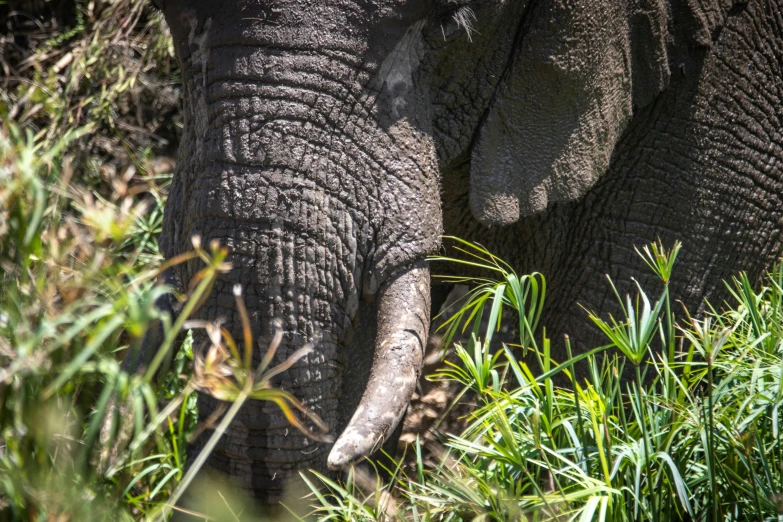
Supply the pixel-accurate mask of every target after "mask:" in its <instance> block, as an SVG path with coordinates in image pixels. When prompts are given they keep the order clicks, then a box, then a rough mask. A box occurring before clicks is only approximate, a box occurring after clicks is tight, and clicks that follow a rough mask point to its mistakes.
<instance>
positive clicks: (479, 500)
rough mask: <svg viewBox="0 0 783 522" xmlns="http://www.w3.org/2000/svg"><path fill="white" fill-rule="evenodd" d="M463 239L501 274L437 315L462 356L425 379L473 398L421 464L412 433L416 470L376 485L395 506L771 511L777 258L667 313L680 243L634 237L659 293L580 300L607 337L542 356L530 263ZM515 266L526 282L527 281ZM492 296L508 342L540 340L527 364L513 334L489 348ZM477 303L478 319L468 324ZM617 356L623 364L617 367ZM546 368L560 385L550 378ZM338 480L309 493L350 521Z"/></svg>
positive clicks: (400, 511) (586, 512)
mask: <svg viewBox="0 0 783 522" xmlns="http://www.w3.org/2000/svg"><path fill="white" fill-rule="evenodd" d="M460 243H461V245H462V246H461V250H462V254H463V255H464V254H469V255H470V258H471V260H470V261H468V262H469V263H471V265H473V266H479V267H481V268H484V269H486V270H487V271H493V272H495V273H497V274H499V275H500V277H499V279H498V280H492V279H480V280H479V281H478V283H477V286H476V287H475V290H474V291H473V292H472V293H471V294H469V296H468V298H467V299H466V300H465V302H464V303H463V306H462V309H461V310H460V311H459V312H457V313H456V314H455V315H454V316H453V317H452V320H451V321H447V322H446V324H447V328H451V329H454V328H455V325H457V324H460V325H462V326H460V328H464V331H471V332H472V336H471V338H470V342H469V343H468V346H467V347H462V346H461V345H459V344H457V345H456V346H455V350H456V354H457V356H458V359H459V363H446V366H445V367H444V368H443V369H442V370H440V371H438V372H437V373H436V375H435V376H434V378H438V379H450V380H454V381H457V382H459V383H461V384H462V385H463V386H464V387H465V388H470V389H472V390H473V391H474V392H475V394H476V395H477V397H478V401H479V407H478V408H477V409H476V411H475V412H474V413H473V414H471V417H470V421H471V422H470V424H469V425H468V427H467V428H466V429H465V431H464V432H463V433H461V434H459V435H452V436H450V438H449V441H448V442H447V444H446V447H445V449H444V450H443V455H442V457H441V459H440V462H441V463H440V464H439V465H438V466H436V467H434V468H428V467H426V466H424V464H423V462H422V459H421V457H420V455H421V452H422V448H421V447H420V446H419V445H418V444H417V445H416V446H415V447H414V451H416V452H417V454H418V455H419V458H418V459H417V462H416V470H415V473H414V475H413V476H406V475H404V474H398V475H396V479H395V480H394V481H393V482H391V483H387V484H381V483H379V484H378V485H377V487H376V490H377V491H385V492H387V494H391V495H393V496H394V497H395V499H396V503H395V504H394V513H393V517H396V519H398V520H449V521H451V520H455V521H456V520H578V521H588V520H602V521H605V520H611V521H631V520H650V521H656V522H657V521H664V520H705V521H706V520H778V519H779V517H780V516H783V495H782V494H781V492H783V477H782V472H781V470H783V448H781V444H780V428H781V425H780V407H781V404H783V384H782V383H783V380H782V378H783V375H782V374H781V372H782V371H783V335H781V327H782V326H783V284H781V283H782V282H783V269H781V267H780V266H777V267H775V268H774V269H773V270H772V271H771V272H770V273H769V274H768V276H767V278H766V280H765V285H764V286H763V287H762V288H761V289H760V290H756V289H754V286H753V285H752V283H751V281H750V279H749V278H748V276H747V275H746V274H740V275H739V276H738V277H736V278H734V279H733V280H732V281H731V282H730V283H728V286H729V289H730V291H731V294H732V296H733V302H731V303H727V305H726V310H725V311H723V312H717V311H715V310H714V309H713V308H712V307H708V308H709V309H710V310H711V311H710V312H709V313H708V314H707V315H706V317H704V318H703V319H698V320H697V319H694V318H691V317H689V316H688V315H687V313H685V314H684V317H681V318H677V317H675V316H674V315H673V314H672V313H671V309H672V307H671V303H670V297H669V281H670V278H671V274H672V271H673V270H676V257H677V254H678V252H679V249H680V245H679V244H675V245H674V246H673V248H672V249H670V250H669V249H666V248H664V247H663V245H661V244H660V242H659V243H655V244H652V245H649V246H646V247H642V248H641V249H639V250H637V252H638V253H639V255H640V257H641V261H640V262H641V263H644V264H646V265H647V266H648V267H649V268H650V269H651V270H652V271H653V273H655V274H656V275H657V276H658V277H659V278H660V280H661V281H662V282H663V283H664V285H663V291H662V293H661V295H660V296H658V298H657V299H653V298H651V297H650V296H649V295H648V294H647V293H646V291H645V290H644V289H643V288H642V287H641V286H639V285H638V284H637V285H636V296H635V297H631V296H625V297H623V296H620V295H619V294H617V298H618V301H619V305H620V307H621V309H622V311H623V314H622V316H621V318H620V319H615V318H612V317H611V316H609V318H608V319H603V318H602V317H604V316H605V313H602V312H601V311H592V310H591V311H589V312H585V313H589V316H590V318H591V319H592V320H593V322H594V323H595V324H596V326H597V327H598V328H599V329H600V330H601V331H602V332H603V333H604V334H605V336H606V339H607V341H608V342H609V344H607V345H605V346H600V347H597V348H595V349H593V350H592V351H590V352H588V353H586V354H580V355H578V356H574V357H572V358H570V359H569V360H568V361H554V360H553V359H552V358H551V355H550V341H549V340H548V339H547V338H546V337H545V335H543V333H541V332H537V331H536V329H535V325H536V320H537V317H538V316H539V314H540V310H541V307H542V306H544V303H543V299H544V294H545V293H544V291H543V288H545V283H544V282H543V277H542V276H541V275H539V274H535V275H534V276H530V277H529V278H527V279H526V278H524V277H517V276H516V275H514V274H513V271H512V270H511V269H510V268H509V266H508V265H507V264H505V263H504V262H502V261H500V260H499V259H497V258H496V257H495V256H493V255H491V254H490V253H489V252H487V251H486V250H485V249H483V248H481V247H479V246H478V245H470V244H467V243H464V242H460ZM439 260H444V258H439ZM461 262H463V263H465V261H461ZM532 280H535V281H536V282H537V284H538V288H539V289H541V290H540V291H538V292H536V291H534V289H533V287H532ZM460 281H461V282H464V280H460ZM524 281H528V283H527V284H530V285H531V288H530V289H529V290H528V291H527V292H525V291H521V290H522V288H521V286H522V285H523V284H525V283H523V282H524ZM516 282H519V283H516ZM515 284H518V285H519V286H518V287H517V288H513V286H514V285H515ZM609 284H610V285H611V286H612V288H614V283H613V282H612V281H611V280H610V281H609ZM509 293H512V294H513V295H522V296H526V297H525V298H523V299H511V298H509V297H508V295H509ZM615 293H617V292H616V290H615ZM498 302H500V303H502V306H504V307H507V308H508V311H507V313H509V312H512V313H516V314H518V317H519V318H520V319H519V320H520V325H521V326H520V330H519V331H520V332H527V336H526V337H525V338H524V341H523V342H521V343H520V344H521V345H523V346H526V347H528V349H529V350H535V352H536V353H537V357H534V358H533V366H530V364H529V363H528V362H526V361H528V360H530V358H529V357H528V358H522V357H521V356H520V353H524V352H520V351H519V350H518V349H517V348H515V347H512V346H503V347H502V349H501V350H498V351H495V352H494V353H493V352H492V350H490V349H489V344H488V343H487V342H486V339H487V338H490V337H491V332H492V331H494V330H495V329H497V328H498V326H499V318H500V317H501V314H502V311H501V310H500V309H499V308H500V307H499V306H498V305H496V303H498ZM485 305H486V308H487V309H488V310H490V314H491V316H490V317H491V320H490V321H489V325H488V326H487V330H486V331H485V332H481V331H480V329H479V327H478V324H479V323H480V320H481V314H482V313H483V308H484V307H485ZM480 308H481V309H480ZM520 311H521V312H522V313H519V312H520ZM531 311H532V313H531ZM465 319H467V324H464V323H463V321H464V320H465ZM482 334H483V336H484V337H483V339H482V337H480V336H481V335H482ZM565 342H566V347H567V348H568V349H569V350H570V344H569V340H568V338H566V341H565ZM575 364H583V365H585V366H586V368H587V375H588V377H587V378H586V379H583V380H579V379H577V378H576V374H575V373H573V366H574V365H575ZM628 365H630V369H631V370H632V372H633V373H632V375H633V377H632V378H631V380H630V381H624V380H623V377H622V376H623V375H627V373H626V372H625V367H626V366H628ZM558 373H560V374H562V375H563V376H564V377H565V382H569V383H570V385H569V386H567V387H558V386H555V385H554V383H553V381H552V378H553V377H554V376H555V375H556V374H558ZM350 479H351V477H348V482H347V483H345V484H338V483H334V482H331V481H329V482H326V481H325V482H324V486H325V487H326V489H327V491H328V493H327V494H323V493H321V494H320V495H321V496H319V497H317V499H316V500H317V502H316V503H315V505H316V506H317V509H318V510H324V509H326V507H325V506H327V505H329V506H330V507H329V517H330V520H350V519H351V516H354V515H348V513H356V512H358V511H357V510H359V509H360V507H362V506H365V505H366V504H367V502H368V501H369V499H370V498H371V495H369V494H365V495H364V496H361V495H356V494H349V492H351V491H354V489H355V487H356V486H355V484H352V483H351V481H350ZM370 489H372V488H370ZM368 516H369V515H368ZM375 516H376V518H374V520H380V519H381V518H380V516H379V515H378V514H377V513H376V514H375ZM384 516H388V514H386V515H384ZM370 519H372V518H370Z"/></svg>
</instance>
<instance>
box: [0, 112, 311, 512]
mask: <svg viewBox="0 0 783 522" xmlns="http://www.w3.org/2000/svg"><path fill="white" fill-rule="evenodd" d="M83 132H84V131H82V130H80V131H74V132H73V133H69V134H66V135H65V136H64V137H63V138H61V139H60V140H58V141H56V142H55V143H54V145H53V146H52V147H51V148H47V146H46V143H47V142H46V141H45V140H44V139H42V138H40V137H39V138H38V139H36V138H35V137H34V136H33V135H32V132H29V131H28V132H27V133H22V132H21V131H20V130H19V129H17V128H16V127H13V126H4V127H2V128H1V129H0V283H1V284H0V436H2V445H0V510H2V512H3V515H4V518H9V519H12V520H39V519H40V517H43V518H46V519H59V518H58V517H64V518H62V519H73V520H125V519H127V520H131V519H134V518H138V517H140V516H143V517H147V518H151V519H159V520H163V519H166V518H167V517H168V515H169V513H170V510H171V507H172V506H173V505H175V504H176V502H177V500H178V499H179V498H180V497H181V495H182V493H183V492H184V491H185V490H186V488H187V487H188V486H189V485H190V482H191V480H192V479H193V477H194V476H195V474H196V473H197V472H198V470H199V469H200V466H201V465H202V464H203V462H204V461H205V460H206V458H207V457H208V455H209V451H210V450H211V448H212V447H214V444H215V443H216V441H217V440H218V438H219V437H220V436H221V435H222V434H223V432H224V431H225V429H226V427H227V426H228V424H229V423H230V422H231V420H232V419H233V417H234V415H235V414H236V411H237V410H238V408H239V407H240V406H241V405H242V403H243V402H244V401H245V400H248V399H255V400H266V401H271V402H273V403H275V404H277V405H278V406H279V407H280V408H281V409H282V410H283V412H284V413H285V415H286V417H287V418H288V419H289V420H290V421H291V423H292V424H293V425H294V426H295V427H298V428H300V429H303V430H304V429H305V428H304V425H303V420H301V419H306V420H309V421H310V423H311V424H312V425H314V426H316V427H317V428H318V429H319V430H320V432H316V433H312V432H311V431H309V430H307V433H308V434H309V435H311V436H313V437H320V438H323V437H324V436H323V432H325V431H326V427H325V426H324V425H323V423H322V422H321V421H320V419H318V417H317V416H315V415H314V414H313V413H311V412H310V411H309V410H307V409H306V408H304V407H303V406H302V405H301V404H300V403H299V402H298V401H297V400H296V399H295V398H294V397H293V396H292V395H290V394H289V393H287V392H285V391H283V390H279V389H275V388H272V387H271V385H270V379H271V378H272V377H274V376H275V375H277V374H279V373H280V372H282V371H285V370H287V369H288V368H289V367H290V366H291V365H292V364H294V362H296V361H297V360H298V359H299V358H301V357H302V356H304V355H306V354H307V352H308V350H309V349H310V348H309V347H304V348H303V349H302V350H300V351H298V352H297V353H296V354H294V355H292V356H291V358H289V359H288V360H287V361H286V362H284V363H282V364H280V365H278V366H275V367H270V363H271V361H272V357H273V356H274V353H275V350H276V347H277V342H279V338H280V336H281V335H282V334H280V333H278V338H277V339H276V343H273V345H271V346H270V348H269V350H268V351H267V353H266V355H265V357H264V358H263V360H262V363H261V365H260V366H259V367H258V368H251V367H250V366H249V365H250V361H251V357H250V352H249V350H250V349H251V347H252V346H253V339H252V337H251V335H250V326H249V322H248V317H247V313H246V311H245V307H244V303H243V301H242V299H241V288H239V287H237V288H236V289H235V294H236V298H235V299H236V306H237V308H238V309H239V311H240V316H241V317H242V319H243V324H244V329H243V330H244V336H243V337H244V338H243V340H242V342H241V343H237V342H236V341H234V340H233V339H232V338H231V336H230V335H229V334H228V332H226V331H225V330H224V329H222V328H221V327H220V325H218V324H212V323H205V322H203V321H192V320H189V319H190V317H191V316H192V314H193V313H194V312H195V311H196V310H197V309H198V307H199V305H200V303H201V302H203V298H204V297H205V296H206V295H207V294H208V293H209V291H210V289H211V288H212V286H213V284H214V282H215V280H216V278H217V276H218V274H219V273H221V272H225V271H226V270H228V269H229V268H230V267H229V265H228V264H227V263H226V262H225V258H226V256H227V255H228V252H227V251H226V249H225V248H222V247H220V246H219V245H218V244H211V245H209V247H208V248H206V249H204V248H202V247H201V245H200V241H198V239H197V238H196V239H194V249H193V251H192V252H188V253H185V254H182V255H180V256H178V257H176V258H174V259H171V260H168V261H166V262H165V263H164V262H163V260H162V258H161V256H160V254H159V253H158V248H157V242H156V234H157V231H156V229H155V228H152V229H151V227H150V225H149V221H148V219H149V216H150V215H154V214H155V212H157V214H158V215H159V214H160V212H161V211H162V204H163V201H164V197H163V195H162V191H161V188H160V186H159V185H157V184H156V181H157V180H156V179H151V178H150V179H148V178H146V177H145V173H144V172H143V171H142V172H141V173H140V175H141V176H142V177H143V178H144V182H145V183H146V185H145V186H147V187H148V190H149V191H150V193H149V194H148V196H147V197H145V198H140V197H139V195H138V194H136V195H133V196H130V195H127V194H126V195H124V196H120V195H118V194H114V195H112V196H111V197H109V198H103V197H100V196H99V195H97V194H96V193H95V192H92V191H88V190H85V189H83V188H79V186H78V185H76V184H73V183H72V182H71V181H70V180H71V178H72V176H71V173H70V172H69V169H70V168H71V165H72V163H71V161H70V159H69V156H67V155H65V156H64V155H63V154H64V152H65V151H67V150H68V147H69V144H71V143H72V142H73V140H76V139H78V137H79V136H80V135H81V134H82V133H83ZM150 207H153V208H154V210H155V212H151V211H150ZM155 219H157V218H155ZM155 227H157V225H155ZM194 258H200V259H201V261H202V262H203V264H204V268H203V269H202V270H201V271H200V272H198V273H197V274H196V275H195V276H194V278H193V280H192V281H191V283H192V284H191V288H192V291H191V292H190V293H189V294H187V295H182V296H177V297H179V298H180V299H181V300H182V303H183V304H182V310H181V312H180V313H179V314H178V315H177V317H176V318H175V319H172V318H171V317H170V316H169V315H168V314H167V313H165V312H162V311H161V309H160V308H159V307H157V306H156V305H155V303H156V301H157V300H158V299H159V298H160V297H161V296H163V295H164V294H167V293H171V292H173V289H171V288H167V287H166V286H163V285H160V284H157V283H156V278H157V275H158V274H159V273H160V271H161V270H163V269H165V268H166V267H168V266H172V265H173V264H177V263H182V262H186V261H188V260H191V259H194ZM156 324H159V325H160V327H161V328H162V332H163V335H162V342H161V343H160V345H159V346H153V347H152V348H153V349H155V351H154V356H153V357H152V359H151V362H150V363H149V364H148V365H147V367H146V369H145V371H144V372H140V373H136V374H129V373H127V371H126V370H124V369H123V368H122V367H121V365H120V363H119V361H118V359H119V357H120V356H121V355H122V354H123V353H125V352H128V351H130V353H133V352H136V351H138V350H140V349H141V347H142V343H143V339H144V336H145V334H146V333H147V332H149V331H150V330H151V329H152V328H154V327H155V325H156ZM200 328H205V329H206V330H207V333H208V338H209V340H210V342H211V346H210V347H209V349H208V350H207V352H206V354H205V355H203V356H196V357H194V355H193V350H192V342H193V338H192V336H190V335H184V334H185V333H186V332H187V330H188V329H200ZM240 347H242V348H241V349H240ZM173 354H175V355H173ZM172 359H173V361H172ZM191 367H193V368H194V370H193V371H191ZM163 368H169V371H168V372H165V373H163V374H162V375H161V377H160V378H158V377H157V375H158V373H159V370H161V369H163ZM196 390H200V391H204V392H207V393H211V394H212V395H214V396H216V397H219V398H222V399H225V400H230V401H233V405H232V407H231V409H230V410H229V411H228V413H227V414H226V415H225V416H224V417H223V418H222V419H221V421H220V424H219V425H218V426H217V428H216V429H215V431H214V433H213V434H212V435H211V438H210V439H209V442H208V444H207V448H206V449H205V450H204V451H203V452H202V453H201V454H200V455H198V456H197V457H196V459H195V462H194V463H193V465H191V467H190V469H189V470H188V471H187V472H186V471H185V447H186V445H187V443H188V440H189V438H190V436H191V434H192V433H193V432H194V430H196V429H197V428H196V426H195V423H196V410H195V406H196V405H195V393H194V392H195V391H196Z"/></svg>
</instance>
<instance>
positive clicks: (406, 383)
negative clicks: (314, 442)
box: [327, 263, 430, 470]
mask: <svg viewBox="0 0 783 522" xmlns="http://www.w3.org/2000/svg"><path fill="white" fill-rule="evenodd" d="M429 325H430V273H429V268H427V267H426V266H424V265H423V264H422V263H417V264H415V265H413V266H412V267H410V268H407V269H405V270H403V271H401V273H399V274H397V275H396V276H395V277H393V278H392V279H391V280H390V281H389V282H388V283H387V284H386V285H384V287H383V288H381V290H380V296H379V303H378V334H377V342H376V346H375V359H374V362H373V367H372V370H371V373H370V380H369V382H368V383H367V388H366V389H365V392H364V395H363V396H362V400H361V403H360V404H359V407H358V408H357V410H356V413H355V414H354V416H353V418H352V419H351V421H350V422H349V423H348V426H347V427H346V428H345V430H344V431H343V433H342V435H340V438H339V439H338V440H337V442H336V443H335V445H334V447H332V451H331V453H330V454H329V458H328V461H327V462H328V465H329V468H330V469H333V470H339V469H343V468H345V467H346V466H349V465H351V464H353V463H355V462H357V461H358V460H360V459H361V458H363V457H365V456H367V455H369V454H371V453H373V452H374V451H375V450H377V449H378V448H379V447H380V446H381V444H382V443H383V441H384V440H385V439H386V438H387V437H389V435H390V434H391V433H392V431H394V428H395V427H396V426H397V424H398V423H399V422H400V419H401V418H402V416H403V414H404V413H405V408H406V407H407V404H408V400H409V399H410V397H411V395H412V394H413V390H414V389H415V386H416V382H417V381H418V378H419V373H420V372H421V364H422V357H423V354H424V346H425V343H426V342H427V334H428V331H429Z"/></svg>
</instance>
